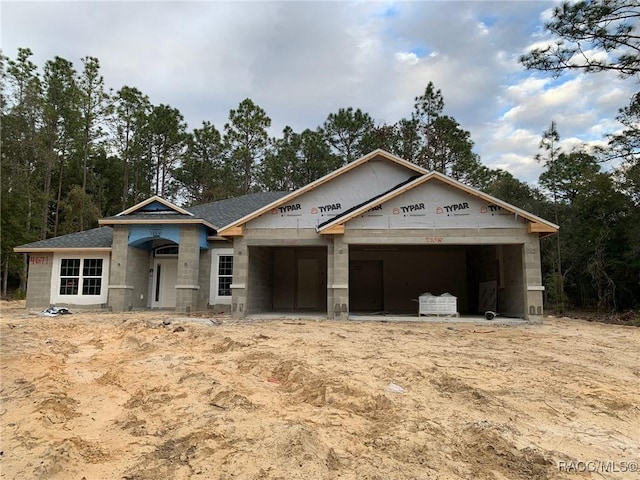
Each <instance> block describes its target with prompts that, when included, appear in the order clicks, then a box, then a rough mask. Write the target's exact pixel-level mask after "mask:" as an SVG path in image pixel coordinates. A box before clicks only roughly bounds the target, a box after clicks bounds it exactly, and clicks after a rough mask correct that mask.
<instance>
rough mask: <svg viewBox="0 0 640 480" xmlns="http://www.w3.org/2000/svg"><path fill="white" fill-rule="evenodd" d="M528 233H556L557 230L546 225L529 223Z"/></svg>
mask: <svg viewBox="0 0 640 480" xmlns="http://www.w3.org/2000/svg"><path fill="white" fill-rule="evenodd" d="M527 231H528V232H529V233H556V231H557V229H556V228H554V227H552V226H550V225H545V224H544V223H538V222H529V224H528V225H527Z"/></svg>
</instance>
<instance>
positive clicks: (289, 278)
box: [247, 246, 327, 315]
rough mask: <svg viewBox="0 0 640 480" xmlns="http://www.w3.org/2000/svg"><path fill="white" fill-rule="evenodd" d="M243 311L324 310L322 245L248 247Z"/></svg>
mask: <svg viewBox="0 0 640 480" xmlns="http://www.w3.org/2000/svg"><path fill="white" fill-rule="evenodd" d="M249 279H250V280H249V284H248V285H247V287H248V296H247V313H248V314H257V313H273V312H282V313H292V312H295V313H316V314H323V315H326V313H327V249H326V247H254V246H250V247H249Z"/></svg>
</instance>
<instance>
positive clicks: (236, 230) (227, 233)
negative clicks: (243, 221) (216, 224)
mask: <svg viewBox="0 0 640 480" xmlns="http://www.w3.org/2000/svg"><path fill="white" fill-rule="evenodd" d="M218 235H220V236H222V237H242V236H243V235H244V225H238V226H237V227H231V228H227V229H225V230H221V231H219V232H218Z"/></svg>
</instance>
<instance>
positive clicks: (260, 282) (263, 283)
mask: <svg viewBox="0 0 640 480" xmlns="http://www.w3.org/2000/svg"><path fill="white" fill-rule="evenodd" d="M249 274H250V276H249V281H248V283H247V305H246V306H247V309H246V310H247V313H248V314H252V313H259V312H270V311H272V310H273V250H272V249H271V248H269V247H249Z"/></svg>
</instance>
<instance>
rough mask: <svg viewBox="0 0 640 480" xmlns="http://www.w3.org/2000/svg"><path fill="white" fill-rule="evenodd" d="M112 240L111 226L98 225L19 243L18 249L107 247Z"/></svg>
mask: <svg viewBox="0 0 640 480" xmlns="http://www.w3.org/2000/svg"><path fill="white" fill-rule="evenodd" d="M112 241H113V230H112V229H111V227H98V228H93V229H91V230H84V231H83V232H76V233H70V234H69V235H62V236H60V237H55V238H49V239H47V240H39V241H37V242H31V243H27V244H26V245H20V246H19V247H16V248H20V249H25V250H26V249H30V248H33V249H36V248H109V247H111V243H112Z"/></svg>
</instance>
